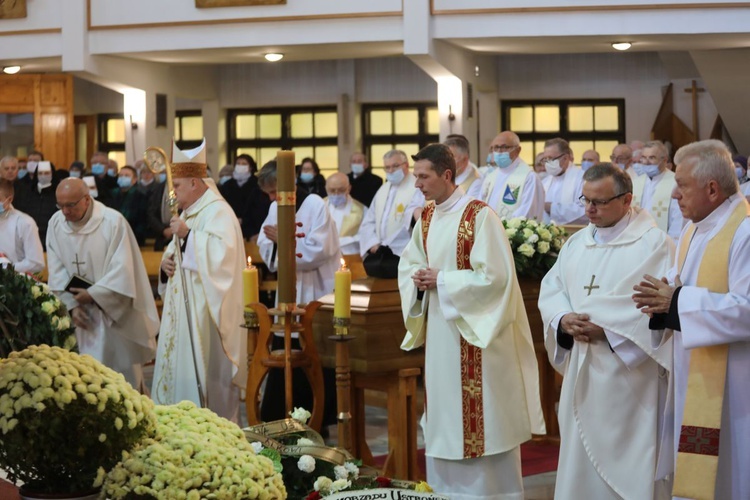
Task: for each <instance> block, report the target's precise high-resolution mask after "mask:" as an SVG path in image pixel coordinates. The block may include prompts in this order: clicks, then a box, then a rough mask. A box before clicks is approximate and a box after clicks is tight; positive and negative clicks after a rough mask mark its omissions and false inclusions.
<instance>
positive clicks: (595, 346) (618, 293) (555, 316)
mask: <svg viewBox="0 0 750 500" xmlns="http://www.w3.org/2000/svg"><path fill="white" fill-rule="evenodd" d="M583 181H584V182H583V195H582V196H581V197H580V198H579V200H580V203H581V204H582V205H583V207H585V213H586V215H587V216H588V218H589V220H590V221H591V222H590V224H589V225H588V226H587V227H586V228H584V229H583V230H581V231H579V232H577V233H575V234H574V235H573V236H571V237H570V239H568V241H567V242H566V243H565V245H564V246H563V248H562V250H561V251H560V255H559V258H558V260H557V262H556V264H555V265H554V267H553V268H552V269H550V271H549V273H547V275H546V276H545V277H544V279H543V280H542V285H541V290H540V294H539V310H540V311H541V313H542V321H543V323H544V325H545V346H546V348H547V353H548V356H549V360H550V363H552V366H553V367H554V368H555V370H557V371H558V372H560V373H561V374H562V375H563V386H562V393H561V395H560V405H559V410H558V419H559V422H560V441H561V442H560V460H559V468H558V471H557V480H556V485H555V498H556V499H563V500H564V499H571V500H572V499H581V498H596V499H597V500H604V499H622V498H628V499H630V498H637V499H654V498H669V485H668V484H667V481H658V482H657V481H655V474H656V465H657V464H656V462H657V457H658V451H659V449H660V446H661V441H662V435H663V432H662V424H663V422H664V412H665V407H666V394H667V380H668V373H669V371H670V370H671V351H670V350H669V349H670V346H662V347H660V348H654V347H653V343H652V337H651V330H649V323H648V318H647V317H645V316H644V315H643V314H640V313H639V311H638V309H637V308H635V307H633V302H632V298H631V295H632V287H633V285H634V284H636V283H638V282H639V281H640V279H641V276H643V275H644V274H651V275H654V276H662V275H663V274H664V272H665V271H666V270H668V269H669V266H670V265H671V263H672V257H673V254H674V244H673V243H672V240H671V238H669V237H668V236H667V234H666V233H665V232H664V231H662V230H660V229H659V228H658V227H656V223H655V222H654V219H653V217H652V216H651V215H649V213H648V212H647V211H645V210H642V209H639V208H634V207H632V206H631V202H632V199H633V194H632V193H633V184H632V181H631V178H630V176H629V175H628V174H627V173H625V172H623V171H622V170H621V169H620V168H618V167H616V166H613V165H611V164H609V163H600V164H598V165H595V166H593V167H591V168H590V169H588V170H587V171H586V172H585V173H584V175H583ZM654 273H656V274H654Z"/></svg>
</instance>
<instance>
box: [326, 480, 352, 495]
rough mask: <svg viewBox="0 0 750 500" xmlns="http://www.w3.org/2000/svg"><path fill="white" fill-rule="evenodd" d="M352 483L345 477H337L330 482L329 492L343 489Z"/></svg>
mask: <svg viewBox="0 0 750 500" xmlns="http://www.w3.org/2000/svg"><path fill="white" fill-rule="evenodd" d="M351 485H352V482H351V481H348V480H346V479H337V480H335V481H334V482H333V484H331V487H330V488H329V490H330V491H331V493H336V492H337V491H343V490H345V489H347V488H348V487H350V486H351Z"/></svg>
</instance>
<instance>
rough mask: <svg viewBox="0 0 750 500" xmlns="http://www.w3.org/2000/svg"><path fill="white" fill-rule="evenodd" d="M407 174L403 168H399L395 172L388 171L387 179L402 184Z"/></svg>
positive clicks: (392, 182)
mask: <svg viewBox="0 0 750 500" xmlns="http://www.w3.org/2000/svg"><path fill="white" fill-rule="evenodd" d="M404 177H405V174H404V171H403V169H401V168H399V169H398V170H396V171H395V172H386V174H385V179H386V180H387V181H388V182H390V183H391V184H401V181H403V180H404Z"/></svg>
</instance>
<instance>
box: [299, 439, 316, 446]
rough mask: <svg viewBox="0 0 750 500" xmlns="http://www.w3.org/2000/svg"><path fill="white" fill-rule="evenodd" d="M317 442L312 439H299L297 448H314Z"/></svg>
mask: <svg viewBox="0 0 750 500" xmlns="http://www.w3.org/2000/svg"><path fill="white" fill-rule="evenodd" d="M314 445H315V442H314V441H313V440H312V439H307V438H299V439H298V440H297V446H314Z"/></svg>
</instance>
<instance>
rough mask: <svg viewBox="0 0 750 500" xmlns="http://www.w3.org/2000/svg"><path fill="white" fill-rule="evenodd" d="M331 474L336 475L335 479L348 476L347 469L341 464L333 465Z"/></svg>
mask: <svg viewBox="0 0 750 500" xmlns="http://www.w3.org/2000/svg"><path fill="white" fill-rule="evenodd" d="M333 474H334V475H335V476H336V479H347V478H348V477H349V471H348V470H346V467H344V466H343V465H337V466H336V467H334V468H333Z"/></svg>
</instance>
